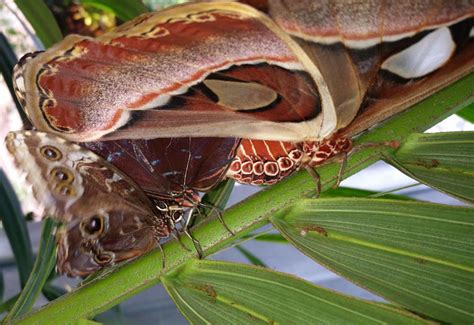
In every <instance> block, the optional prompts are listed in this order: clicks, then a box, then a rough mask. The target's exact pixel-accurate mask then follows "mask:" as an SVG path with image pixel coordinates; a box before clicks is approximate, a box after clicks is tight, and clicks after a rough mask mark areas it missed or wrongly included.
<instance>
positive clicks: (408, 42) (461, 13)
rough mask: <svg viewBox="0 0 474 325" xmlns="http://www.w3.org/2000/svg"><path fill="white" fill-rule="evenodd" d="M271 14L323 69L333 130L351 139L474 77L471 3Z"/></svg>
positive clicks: (322, 5)
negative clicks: (333, 110) (331, 104)
mask: <svg viewBox="0 0 474 325" xmlns="http://www.w3.org/2000/svg"><path fill="white" fill-rule="evenodd" d="M269 8H270V15H271V17H272V18H273V19H274V20H275V21H276V22H277V24H278V25H279V26H280V27H281V28H282V29H283V30H285V32H287V33H288V34H289V35H291V36H292V37H293V38H294V39H295V40H296V41H297V42H298V44H299V45H300V46H301V47H302V48H303V49H304V50H305V52H306V53H307V54H308V55H309V56H310V58H311V59H312V61H313V62H314V63H315V64H316V65H317V66H318V68H319V70H320V71H321V73H322V75H323V78H324V79H325V81H326V83H327V85H328V87H329V90H330V93H331V96H332V97H333V101H334V104H335V107H336V114H337V127H336V129H341V128H344V127H347V128H346V130H345V131H344V133H345V134H346V135H349V136H350V135H354V134H356V133H358V132H360V131H363V130H364V129H367V128H368V127H370V126H373V125H374V124H376V123H378V122H380V121H382V120H384V119H385V118H387V117H390V116H392V115H394V114H396V113H398V112H400V111H402V110H404V109H406V108H407V107H409V106H411V105H412V104H414V103H415V102H417V101H420V100H421V99H423V98H425V97H427V96H428V95H430V94H432V93H433V92H435V91H437V90H439V89H441V88H443V87H445V86H447V85H449V84H450V83H452V82H454V81H456V80H457V79H459V78H461V77H462V76H464V75H467V74H468V73H471V72H472V71H473V70H474V42H473V41H472V28H473V19H472V17H473V16H474V4H473V3H472V1H447V0H446V1H445V0H443V1H399V2H397V3H393V2H388V1H371V0H367V1H329V0H327V1H310V0H303V1H289V0H269ZM356 115H359V116H358V118H357V121H354V122H353V119H354V117H355V116H356ZM349 124H351V125H350V126H348V125H349Z"/></svg>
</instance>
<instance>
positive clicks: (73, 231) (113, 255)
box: [57, 209, 169, 276]
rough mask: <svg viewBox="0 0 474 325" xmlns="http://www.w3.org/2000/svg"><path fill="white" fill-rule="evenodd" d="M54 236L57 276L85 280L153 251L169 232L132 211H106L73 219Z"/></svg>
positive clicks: (150, 219) (143, 215) (164, 226)
mask: <svg viewBox="0 0 474 325" xmlns="http://www.w3.org/2000/svg"><path fill="white" fill-rule="evenodd" d="M76 219H80V220H74V221H72V222H70V223H68V224H65V225H64V226H63V228H62V229H61V230H60V231H59V232H58V233H57V243H58V252H57V255H58V261H57V268H58V271H59V272H60V273H63V274H67V275H69V276H85V275H88V274H91V273H93V272H95V271H97V270H99V269H101V268H103V267H107V266H112V265H114V264H117V263H120V262H123V261H126V260H129V259H132V258H135V257H138V256H141V255H143V254H144V253H146V252H148V251H150V250H151V249H153V248H155V247H156V246H157V244H158V240H159V238H160V237H165V236H167V235H168V234H169V228H168V227H167V226H166V225H164V224H161V225H157V224H156V222H155V221H156V220H154V219H157V220H161V219H160V218H154V217H152V216H149V215H145V214H140V213H139V212H137V211H135V210H134V209H109V210H108V211H104V210H102V211H99V212H97V213H95V214H91V215H88V216H86V217H84V218H76Z"/></svg>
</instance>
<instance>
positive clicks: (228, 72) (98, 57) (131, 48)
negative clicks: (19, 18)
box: [15, 0, 474, 142]
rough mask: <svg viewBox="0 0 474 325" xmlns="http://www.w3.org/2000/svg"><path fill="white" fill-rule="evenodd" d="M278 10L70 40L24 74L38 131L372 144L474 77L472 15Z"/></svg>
mask: <svg viewBox="0 0 474 325" xmlns="http://www.w3.org/2000/svg"><path fill="white" fill-rule="evenodd" d="M257 2H258V3H263V5H264V7H265V6H266V4H265V1H263V2H260V1H257ZM268 8H269V14H270V16H271V17H272V18H273V19H274V20H275V22H276V23H274V22H272V20H270V19H269V18H268V17H267V16H265V15H264V14H262V13H260V12H258V11H256V10H254V9H252V8H250V7H248V6H245V5H242V4H238V3H235V2H232V3H221V2H218V3H199V4H185V5H181V6H177V7H174V8H171V9H168V10H165V11H162V12H159V13H154V14H146V15H144V16H141V17H138V18H137V19H135V20H133V21H131V22H128V23H127V24H125V25H124V26H121V27H119V28H118V29H116V30H115V31H114V32H111V33H107V34H104V35H102V36H101V37H99V38H97V39H91V38H84V37H80V36H70V37H68V38H66V39H65V40H64V41H63V42H61V43H59V44H57V45H56V46H55V47H53V48H52V49H50V50H48V51H47V52H45V53H42V54H39V55H37V56H36V57H30V58H29V60H25V61H24V62H23V64H21V65H20V66H19V67H18V68H17V69H16V74H15V80H17V87H16V89H17V90H18V93H19V97H20V98H22V99H23V102H24V103H25V104H26V108H27V110H28V112H29V115H30V117H31V119H32V121H33V124H34V125H35V126H36V127H37V128H39V129H40V130H43V131H48V132H53V133H57V134H61V135H62V136H64V137H66V138H68V139H72V140H74V141H92V140H97V139H102V140H123V139H154V138H157V137H187V136H193V137H207V136H210V137H241V138H252V139H266V140H283V141H291V142H300V141H304V140H308V139H310V140H314V139H320V138H323V137H326V136H329V135H330V134H332V133H333V132H334V131H336V130H338V129H341V128H344V127H346V126H348V125H349V124H350V123H351V122H352V121H353V119H354V118H355V116H357V115H361V113H362V115H361V116H364V117H363V119H360V118H357V125H358V127H356V128H354V130H356V129H357V130H359V131H361V130H363V129H364V128H367V126H370V125H373V124H374V123H377V122H379V121H381V120H383V119H385V118H387V117H389V116H391V115H393V114H395V113H397V112H399V111H401V110H403V109H405V108H407V107H409V106H410V105H412V104H413V103H414V102H416V101H419V100H421V99H422V98H424V97H426V96H428V95H429V94H431V93H433V92H434V91H436V90H438V89H440V88H442V87H444V86H446V85H448V84H449V83H452V82H453V81H455V80H457V79H459V78H460V77H462V76H463V75H466V74H467V73H470V72H472V70H473V66H474V64H473V60H474V56H473V55H472V52H473V46H474V45H473V41H472V21H473V20H472V16H473V5H472V3H471V2H469V1H453V2H449V1H410V2H400V3H399V4H396V5H394V4H390V5H389V4H388V2H383V1H355V2H351V1H350V2H347V1H318V2H316V1H309V0H303V1H285V0H270V1H268ZM361 122H363V123H361ZM352 132H355V131H351V132H349V133H352Z"/></svg>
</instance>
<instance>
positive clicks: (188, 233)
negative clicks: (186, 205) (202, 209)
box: [183, 208, 204, 259]
mask: <svg viewBox="0 0 474 325" xmlns="http://www.w3.org/2000/svg"><path fill="white" fill-rule="evenodd" d="M193 210H194V208H193V209H191V212H190V213H189V216H188V218H186V224H185V225H184V228H183V229H184V233H185V234H186V236H188V238H189V239H191V241H192V242H193V245H194V248H195V249H196V252H197V254H198V257H199V259H201V258H203V256H204V252H203V250H202V247H201V243H200V242H199V240H197V239H196V238H194V236H193V235H192V233H191V226H190V224H191V220H194V218H193ZM198 210H199V209H198Z"/></svg>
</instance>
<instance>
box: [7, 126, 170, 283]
mask: <svg viewBox="0 0 474 325" xmlns="http://www.w3.org/2000/svg"><path fill="white" fill-rule="evenodd" d="M6 144H7V148H8V150H9V151H10V153H11V154H12V155H13V156H14V158H15V161H16V163H17V165H18V167H19V168H20V169H21V170H23V171H24V172H25V173H26V174H27V179H28V180H29V181H30V183H31V184H32V185H33V192H34V194H35V197H36V198H37V199H38V201H40V203H41V204H42V205H43V206H44V207H45V210H46V213H47V215H49V216H52V217H55V218H57V219H59V220H60V221H61V222H63V224H64V225H63V227H62V229H61V230H60V231H59V232H58V235H57V240H58V269H59V270H60V271H61V272H63V273H67V274H69V275H74V276H78V275H86V274H89V273H92V272H93V271H95V270H97V269H99V268H101V267H104V266H106V265H112V264H114V263H117V262H119V261H122V260H126V259H129V258H132V257H136V256H139V255H141V254H143V253H145V252H146V251H148V250H150V249H152V248H154V247H156V245H157V243H158V242H157V240H158V239H159V238H163V237H167V236H168V235H169V233H170V231H171V228H170V226H169V224H168V220H167V218H166V216H165V215H160V213H159V212H158V211H157V210H156V209H155V208H154V206H153V204H152V203H151V201H150V200H149V199H148V198H147V197H146V195H145V194H144V193H143V191H142V190H141V189H140V188H139V187H138V186H137V185H136V184H135V183H134V182H133V181H132V180H131V179H130V178H129V177H128V176H126V175H124V174H123V173H122V172H121V171H120V170H118V169H117V168H115V167H114V166H112V165H111V164H109V163H108V162H107V161H105V160H104V159H102V158H100V157H99V156H97V155H96V154H94V153H92V152H91V151H89V150H86V149H83V148H81V147H79V146H78V145H75V144H73V143H70V142H68V141H66V140H64V139H61V138H59V137H57V136H54V135H51V134H47V133H42V132H34V131H18V132H10V133H9V134H8V136H7V138H6Z"/></svg>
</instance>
